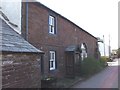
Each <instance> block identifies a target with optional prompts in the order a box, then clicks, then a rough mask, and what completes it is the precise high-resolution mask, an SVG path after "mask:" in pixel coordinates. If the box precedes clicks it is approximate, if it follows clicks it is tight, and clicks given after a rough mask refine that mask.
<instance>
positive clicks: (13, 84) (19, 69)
mask: <svg viewBox="0 0 120 90" xmlns="http://www.w3.org/2000/svg"><path fill="white" fill-rule="evenodd" d="M39 58H40V55H37V54H25V53H11V54H5V53H3V54H2V88H40V87H41V71H40V70H41V69H40V61H37V60H38V59H39Z"/></svg>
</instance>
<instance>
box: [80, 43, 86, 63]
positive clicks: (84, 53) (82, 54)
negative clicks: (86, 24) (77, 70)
mask: <svg viewBox="0 0 120 90" xmlns="http://www.w3.org/2000/svg"><path fill="white" fill-rule="evenodd" d="M81 50H82V53H81V58H82V61H83V60H84V58H87V50H86V47H85V44H81Z"/></svg>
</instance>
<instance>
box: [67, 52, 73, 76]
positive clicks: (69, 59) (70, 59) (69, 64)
mask: <svg viewBox="0 0 120 90" xmlns="http://www.w3.org/2000/svg"><path fill="white" fill-rule="evenodd" d="M66 76H67V77H70V78H73V77H74V53H73V52H67V53H66Z"/></svg>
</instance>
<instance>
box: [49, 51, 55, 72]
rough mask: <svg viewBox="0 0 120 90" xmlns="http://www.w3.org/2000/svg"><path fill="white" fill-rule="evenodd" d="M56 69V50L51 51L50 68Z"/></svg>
mask: <svg viewBox="0 0 120 90" xmlns="http://www.w3.org/2000/svg"><path fill="white" fill-rule="evenodd" d="M54 69H55V51H50V70H54Z"/></svg>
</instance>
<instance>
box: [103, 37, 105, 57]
mask: <svg viewBox="0 0 120 90" xmlns="http://www.w3.org/2000/svg"><path fill="white" fill-rule="evenodd" d="M103 44H104V56H106V55H105V38H104V35H103Z"/></svg>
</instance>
